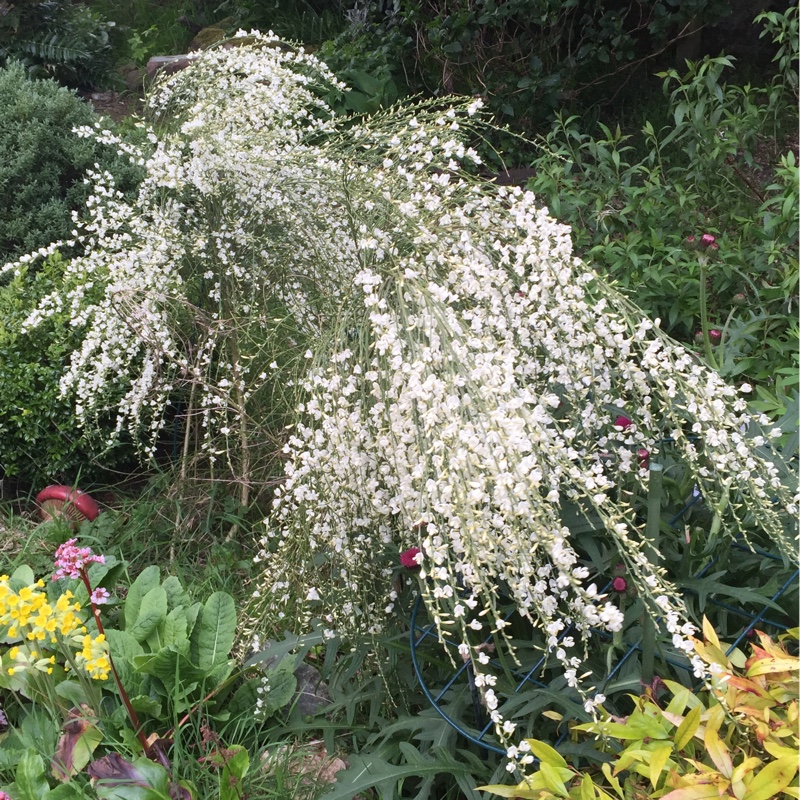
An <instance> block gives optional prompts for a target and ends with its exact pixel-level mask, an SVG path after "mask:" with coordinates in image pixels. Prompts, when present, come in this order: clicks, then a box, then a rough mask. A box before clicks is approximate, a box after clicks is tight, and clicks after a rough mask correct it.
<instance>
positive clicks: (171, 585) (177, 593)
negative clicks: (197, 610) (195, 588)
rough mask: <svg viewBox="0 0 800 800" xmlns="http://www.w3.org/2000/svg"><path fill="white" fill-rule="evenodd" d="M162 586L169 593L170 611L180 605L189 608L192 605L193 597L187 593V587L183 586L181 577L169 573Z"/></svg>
mask: <svg viewBox="0 0 800 800" xmlns="http://www.w3.org/2000/svg"><path fill="white" fill-rule="evenodd" d="M161 586H162V587H163V588H164V591H165V592H166V593H167V608H168V609H169V610H170V611H172V610H173V609H175V608H178V606H183V607H184V608H188V607H189V606H190V605H191V602H192V601H191V598H190V597H189V595H188V594H186V589H184V588H183V584H182V583H181V581H180V578H177V577H176V576H175V575H169V576H167V577H166V578H164V581H163V582H162V584H161Z"/></svg>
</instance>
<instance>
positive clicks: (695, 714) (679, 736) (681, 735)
mask: <svg viewBox="0 0 800 800" xmlns="http://www.w3.org/2000/svg"><path fill="white" fill-rule="evenodd" d="M699 727H700V706H695V707H694V708H693V709H692V710H691V711H690V712H689V713H688V714H687V715H686V716H685V717H684V718H683V722H681V724H680V725H679V726H678V730H676V731H675V736H674V742H675V750H677V751H680V750H683V748H684V747H686V745H687V744H688V743H689V742H690V741H691V739H692V736H694V735H695V733H697V729H698V728H699Z"/></svg>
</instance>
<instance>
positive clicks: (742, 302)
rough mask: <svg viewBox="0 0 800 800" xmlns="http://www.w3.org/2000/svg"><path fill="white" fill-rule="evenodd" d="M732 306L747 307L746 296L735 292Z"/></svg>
mask: <svg viewBox="0 0 800 800" xmlns="http://www.w3.org/2000/svg"><path fill="white" fill-rule="evenodd" d="M733 304H734V305H735V306H746V305H747V295H746V294H745V293H744V292H737V293H736V294H735V295H734V296H733Z"/></svg>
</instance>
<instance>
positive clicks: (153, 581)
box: [125, 564, 161, 630]
mask: <svg viewBox="0 0 800 800" xmlns="http://www.w3.org/2000/svg"><path fill="white" fill-rule="evenodd" d="M160 583H161V569H160V568H159V567H157V566H156V565H155V564H153V565H151V566H149V567H147V568H146V569H143V570H142V571H141V572H140V573H139V575H138V577H137V578H136V580H135V581H134V582H133V583H132V584H131V587H130V589H128V596H127V598H126V599H125V628H126V629H127V630H130V629H131V627H132V626H133V624H134V623H135V622H136V620H137V619H138V618H139V609H140V608H141V606H142V598H143V597H144V596H145V595H146V594H147V593H148V592H149V591H150V590H151V589H154V588H155V587H156V586H158V585H160Z"/></svg>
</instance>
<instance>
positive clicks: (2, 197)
mask: <svg viewBox="0 0 800 800" xmlns="http://www.w3.org/2000/svg"><path fill="white" fill-rule="evenodd" d="M97 120H98V117H97V115H96V114H95V113H94V112H93V111H92V109H91V107H90V106H89V105H87V104H86V103H84V102H83V101H81V100H80V99H79V98H78V97H77V96H76V95H75V94H74V93H73V92H71V91H69V90H67V89H64V88H62V87H59V86H58V85H57V84H56V83H55V82H54V81H50V80H30V79H29V78H28V76H27V74H26V71H25V69H24V68H23V66H22V65H21V64H18V63H12V64H10V65H8V66H7V67H6V68H5V69H0V264H3V263H5V262H6V261H10V260H12V259H13V258H14V257H16V256H18V255H21V254H22V253H26V252H29V251H33V250H37V249H39V248H40V247H43V246H45V245H48V244H50V243H51V242H54V241H56V240H59V239H63V238H66V237H68V236H69V235H70V231H71V230H72V228H73V223H72V219H71V213H72V212H73V211H75V210H77V209H79V208H81V207H82V206H83V205H84V203H85V202H86V198H87V197H88V195H89V189H88V185H87V184H85V183H84V178H85V177H86V171H87V170H89V169H93V168H94V165H95V164H99V166H100V167H101V168H103V169H109V170H110V171H111V172H113V173H114V175H115V176H116V177H117V180H118V186H120V187H121V188H123V189H124V188H131V187H132V186H133V185H135V184H136V182H137V179H136V177H135V169H134V168H132V167H131V166H130V165H129V164H126V162H124V161H123V160H122V159H120V158H119V156H118V155H117V154H116V153H115V152H113V151H112V150H111V149H110V148H108V147H105V146H104V145H99V144H98V143H97V142H95V141H94V140H89V139H86V138H79V137H78V136H77V135H75V134H74V133H73V129H74V128H76V127H78V126H86V125H94V124H95V122H97Z"/></svg>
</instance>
